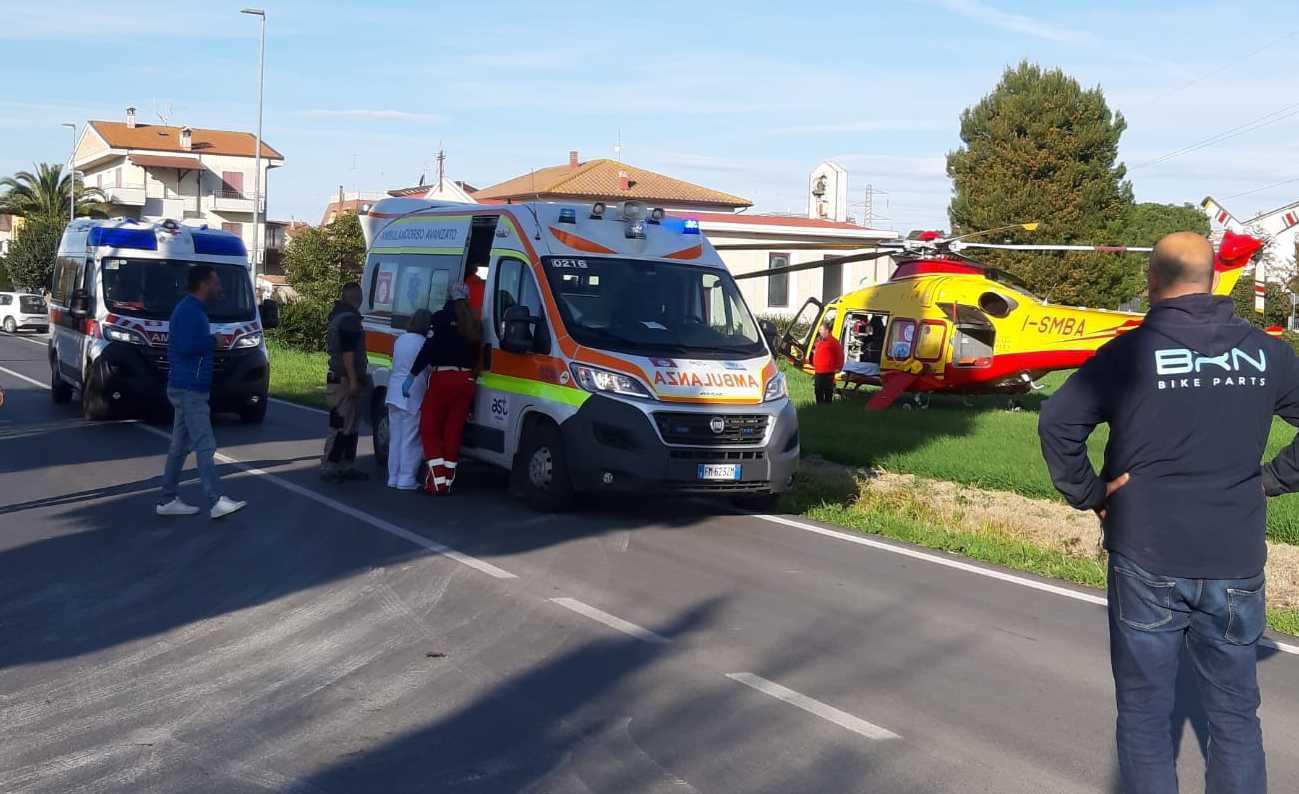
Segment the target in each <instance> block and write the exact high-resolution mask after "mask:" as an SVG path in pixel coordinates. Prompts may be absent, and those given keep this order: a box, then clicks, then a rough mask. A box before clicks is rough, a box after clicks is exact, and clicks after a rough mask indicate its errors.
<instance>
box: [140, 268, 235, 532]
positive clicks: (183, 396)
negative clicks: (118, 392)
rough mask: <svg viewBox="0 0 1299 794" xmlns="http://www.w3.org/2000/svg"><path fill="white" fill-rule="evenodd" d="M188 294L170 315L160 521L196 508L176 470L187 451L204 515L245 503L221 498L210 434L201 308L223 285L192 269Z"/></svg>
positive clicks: (210, 346)
mask: <svg viewBox="0 0 1299 794" xmlns="http://www.w3.org/2000/svg"><path fill="white" fill-rule="evenodd" d="M186 287H187V288H188V291H189V294H188V295H186V296H185V297H183V298H181V299H180V302H179V303H177V304H176V308H175V309H174V310H173V311H172V313H171V321H170V322H169V323H168V326H167V331H168V336H167V363H168V372H167V400H168V401H169V402H170V403H171V407H172V410H173V411H174V412H175V419H174V421H173V422H172V427H171V449H170V450H169V451H168V452H167V466H166V468H165V469H164V470H163V473H162V502H160V503H159V504H158V506H157V508H156V512H157V514H158V515H160V516H189V515H194V514H195V513H197V512H198V511H199V508H197V507H194V506H193V505H189V504H186V503H185V502H184V501H183V500H181V498H180V495H179V490H180V470H181V468H183V467H184V465H185V458H186V457H187V456H188V455H189V451H190V450H191V449H192V450H194V460H195V462H196V463H197V464H198V473H199V480H200V481H201V482H202V483H203V492H204V494H205V495H206V496H207V499H208V507H209V510H208V515H209V516H211V517H212V518H221V517H223V516H228V515H230V514H231V513H233V512H235V511H237V510H241V509H243V508H244V507H245V506H246V505H247V502H236V501H235V500H233V499H231V498H229V497H227V496H223V495H222V494H221V482H220V480H219V478H218V477H217V473H216V463H215V462H214V461H213V457H214V456H215V455H216V437H215V436H214V435H213V434H212V411H211V408H210V406H209V405H208V400H209V398H210V396H211V392H212V361H213V353H214V350H215V348H216V342H215V340H214V339H213V337H212V330H211V327H210V325H209V324H208V319H207V311H206V310H204V308H203V307H204V304H207V303H212V302H214V301H219V300H221V296H222V287H221V279H220V277H219V276H218V275H217V272H216V270H215V269H214V268H212V267H211V266H210V265H194V266H193V267H191V268H190V269H189V272H188V274H187V276H186Z"/></svg>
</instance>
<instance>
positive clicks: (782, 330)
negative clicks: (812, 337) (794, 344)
mask: <svg viewBox="0 0 1299 794" xmlns="http://www.w3.org/2000/svg"><path fill="white" fill-rule="evenodd" d="M794 319H795V318H794V315H792V314H759V315H758V322H760V323H761V322H767V321H770V322H771V323H772V324H773V325H775V326H776V337H777V338H780V337H783V336H784V335H785V334H786V333H792V334H793V336H794V338H795V339H800V340H801V339H803V338H804V337H806V336H807V331H808V324H807V323H798V322H794Z"/></svg>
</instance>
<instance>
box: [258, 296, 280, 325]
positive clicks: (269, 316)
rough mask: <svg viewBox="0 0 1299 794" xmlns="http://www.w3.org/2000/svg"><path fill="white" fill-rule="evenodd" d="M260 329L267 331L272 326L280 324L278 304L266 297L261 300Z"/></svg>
mask: <svg viewBox="0 0 1299 794" xmlns="http://www.w3.org/2000/svg"><path fill="white" fill-rule="evenodd" d="M261 315H262V330H263V331H269V330H271V329H272V328H278V327H279V325H280V304H278V303H276V302H275V301H273V300H271V299H270V298H267V299H266V300H264V301H262V306H261Z"/></svg>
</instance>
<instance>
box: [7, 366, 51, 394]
mask: <svg viewBox="0 0 1299 794" xmlns="http://www.w3.org/2000/svg"><path fill="white" fill-rule="evenodd" d="M0 372H3V373H5V374H6V375H13V376H14V377H15V378H17V379H18V380H25V381H27V382H28V383H30V384H32V385H33V386H40V387H41V388H42V389H48V388H49V387H50V384H48V383H41V382H40V381H38V380H36V379H35V378H29V377H27V376H26V375H24V374H22V373H21V372H14V371H13V370H11V369H9V368H8V367H0Z"/></svg>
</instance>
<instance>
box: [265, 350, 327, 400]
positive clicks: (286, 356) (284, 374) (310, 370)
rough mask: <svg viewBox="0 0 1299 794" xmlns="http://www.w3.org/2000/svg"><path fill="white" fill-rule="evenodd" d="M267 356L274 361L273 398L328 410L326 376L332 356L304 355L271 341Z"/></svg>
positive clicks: (320, 354) (272, 369)
mask: <svg viewBox="0 0 1299 794" xmlns="http://www.w3.org/2000/svg"><path fill="white" fill-rule="evenodd" d="M266 352H267V353H268V354H269V355H270V358H271V396H272V397H278V398H279V399H281V400H288V401H289V402H295V403H301V404H302V405H310V406H314V407H316V408H324V407H325V372H326V371H327V370H328V369H329V356H327V355H326V354H324V353H303V352H301V351H298V350H293V349H291V348H288V347H284V346H283V345H281V344H279V343H278V342H275V341H272V340H267V342H266Z"/></svg>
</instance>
